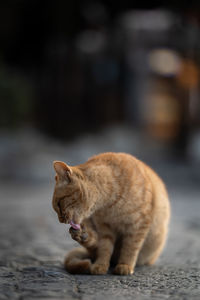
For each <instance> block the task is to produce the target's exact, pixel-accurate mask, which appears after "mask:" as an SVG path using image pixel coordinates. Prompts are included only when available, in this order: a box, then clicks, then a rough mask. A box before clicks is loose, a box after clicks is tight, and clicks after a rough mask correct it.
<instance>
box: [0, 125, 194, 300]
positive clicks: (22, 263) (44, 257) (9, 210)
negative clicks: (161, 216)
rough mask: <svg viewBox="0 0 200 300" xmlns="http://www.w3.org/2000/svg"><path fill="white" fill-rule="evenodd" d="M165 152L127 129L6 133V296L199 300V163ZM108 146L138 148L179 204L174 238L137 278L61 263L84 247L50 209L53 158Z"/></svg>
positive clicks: (0, 139) (2, 232)
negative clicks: (73, 271)
mask: <svg viewBox="0 0 200 300" xmlns="http://www.w3.org/2000/svg"><path fill="white" fill-rule="evenodd" d="M164 150H165V149H163V148H161V149H160V148H158V145H156V146H155V145H154V144H152V145H151V144H150V141H149V140H146V139H143V138H141V136H140V135H139V134H138V135H137V133H134V132H132V130H127V129H126V128H125V129H123V128H114V129H111V130H108V129H107V130H106V131H105V132H102V133H101V134H100V133H99V134H98V135H94V136H81V137H80V138H79V139H78V140H75V141H74V142H71V143H69V142H68V143H67V144H58V143H57V144H56V143H55V141H51V140H48V139H47V138H45V137H42V136H40V135H38V133H35V132H32V131H30V130H27V131H25V132H24V131H22V132H18V133H15V134H10V133H8V132H5V133H0V165H1V167H0V178H1V179H3V178H4V179H5V178H7V180H6V181H1V183H0V299H1V300H3V299H13V300H15V299H18V300H24V299H36V298H37V299H38V300H39V299H52V300H57V299H85V300H86V299H109V300H112V299H120V300H121V299H136V300H137V299H141V300H142V299H167V298H169V299H200V218H199V215H200V172H199V166H198V165H197V164H195V165H193V166H192V165H191V164H190V165H187V164H183V163H182V162H179V163H178V162H177V161H176V164H174V162H173V161H171V162H167V163H165V164H163V155H164ZM103 151H124V152H129V153H134V155H136V156H138V157H140V158H142V159H144V160H145V161H146V162H148V161H149V162H150V164H151V162H152V164H151V165H152V166H153V167H154V168H155V170H156V171H158V173H159V174H160V175H161V177H162V178H163V179H164V180H165V182H166V183H167V186H168V189H169V194H170V198H171V206H172V219H171V224H170V234H169V238H168V243H167V245H166V248H165V251H164V252H163V254H162V255H161V257H160V259H159V261H158V262H157V263H156V265H155V266H152V267H142V268H136V270H135V273H134V274H133V275H131V276H124V277H122V276H121V277H120V276H114V275H112V274H111V273H110V274H108V275H106V276H89V275H87V276H86V275H84V276H83V275H76V276H72V275H70V274H67V273H66V271H65V270H64V269H63V266H62V262H63V258H64V256H65V254H66V252H67V251H68V250H69V249H71V248H72V247H74V246H76V245H77V244H76V242H74V241H72V240H71V239H70V237H69V234H68V226H67V225H63V224H59V222H58V220H57V217H56V214H55V213H54V212H53V210H52V208H51V198H52V192H53V184H54V183H53V177H54V174H53V173H54V172H53V170H52V163H51V162H52V160H54V159H58V160H64V161H66V162H68V163H70V164H74V163H79V162H83V161H85V160H86V159H87V158H88V157H89V156H90V155H92V154H94V153H99V152H103ZM166 151H168V150H166ZM161 154H162V155H161ZM8 179H9V180H8ZM11 179H12V180H11ZM16 179H18V180H17V181H16ZM49 180H50V182H49Z"/></svg>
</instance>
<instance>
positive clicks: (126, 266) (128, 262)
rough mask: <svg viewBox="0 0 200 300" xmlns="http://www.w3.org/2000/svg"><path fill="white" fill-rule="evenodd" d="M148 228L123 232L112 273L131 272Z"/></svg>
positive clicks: (126, 273)
mask: <svg viewBox="0 0 200 300" xmlns="http://www.w3.org/2000/svg"><path fill="white" fill-rule="evenodd" d="M147 232H148V230H147V229H145V230H137V232H134V233H127V234H124V236H123V237H122V244H121V249H120V255H119V259H118V262H117V265H116V267H115V269H114V274H119V275H129V274H133V272H134V268H135V265H136V261H137V258H138V254H139V252H140V250H141V248H142V245H143V243H144V240H145V237H146V235H147Z"/></svg>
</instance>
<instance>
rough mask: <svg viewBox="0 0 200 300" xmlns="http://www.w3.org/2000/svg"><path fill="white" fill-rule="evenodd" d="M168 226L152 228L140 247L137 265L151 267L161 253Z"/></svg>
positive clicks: (161, 225)
mask: <svg viewBox="0 0 200 300" xmlns="http://www.w3.org/2000/svg"><path fill="white" fill-rule="evenodd" d="M167 225H168V224H166V223H165V224H160V225H159V226H157V228H154V227H155V226H153V227H152V228H151V230H150V231H149V233H148V236H147V238H146V240H145V242H144V245H143V246H142V249H141V251H140V254H139V256H138V260H137V265H152V264H154V263H155V261H156V260H157V258H158V257H159V255H160V253H161V252H162V250H163V248H164V245H165V242H166V238H167V231H168V228H167Z"/></svg>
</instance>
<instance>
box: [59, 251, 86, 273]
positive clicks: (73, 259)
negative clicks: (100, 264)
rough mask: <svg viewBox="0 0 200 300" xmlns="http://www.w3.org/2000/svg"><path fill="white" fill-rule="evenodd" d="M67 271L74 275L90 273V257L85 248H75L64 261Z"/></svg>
mask: <svg viewBox="0 0 200 300" xmlns="http://www.w3.org/2000/svg"><path fill="white" fill-rule="evenodd" d="M64 267H65V269H66V270H67V271H68V272H69V273H72V274H88V273H90V267H91V260H90V255H89V253H88V251H87V249H85V248H75V249H73V250H71V251H70V252H69V253H68V254H67V256H66V258H65V261H64Z"/></svg>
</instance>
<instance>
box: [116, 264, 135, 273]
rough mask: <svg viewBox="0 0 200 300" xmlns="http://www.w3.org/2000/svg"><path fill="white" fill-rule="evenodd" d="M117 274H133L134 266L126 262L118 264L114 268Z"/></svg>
mask: <svg viewBox="0 0 200 300" xmlns="http://www.w3.org/2000/svg"><path fill="white" fill-rule="evenodd" d="M114 274H116V275H131V274H133V268H131V267H130V266H129V265H126V264H118V265H116V267H115V269H114Z"/></svg>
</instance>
